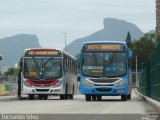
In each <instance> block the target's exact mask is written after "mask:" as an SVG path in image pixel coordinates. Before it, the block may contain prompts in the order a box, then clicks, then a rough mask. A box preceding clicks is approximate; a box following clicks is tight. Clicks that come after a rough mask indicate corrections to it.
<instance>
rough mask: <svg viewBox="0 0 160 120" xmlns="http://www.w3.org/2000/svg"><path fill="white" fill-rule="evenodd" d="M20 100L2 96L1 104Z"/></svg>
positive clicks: (0, 98)
mask: <svg viewBox="0 0 160 120" xmlns="http://www.w3.org/2000/svg"><path fill="white" fill-rule="evenodd" d="M18 99H19V98H17V97H15V96H14V97H13V96H1V97H0V102H8V101H16V100H18Z"/></svg>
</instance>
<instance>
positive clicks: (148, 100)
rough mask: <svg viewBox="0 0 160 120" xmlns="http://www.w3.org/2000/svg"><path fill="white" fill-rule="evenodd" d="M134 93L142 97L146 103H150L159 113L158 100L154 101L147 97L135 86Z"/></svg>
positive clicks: (159, 105)
mask: <svg viewBox="0 0 160 120" xmlns="http://www.w3.org/2000/svg"><path fill="white" fill-rule="evenodd" d="M135 91H136V93H137V94H138V95H139V96H141V97H142V98H143V100H144V101H146V102H147V103H148V104H150V105H151V106H152V107H153V108H155V109H156V110H157V111H158V112H159V113H160V102H159V101H156V100H154V99H152V98H149V97H147V96H145V95H143V94H141V93H140V92H139V91H138V89H136V88H135Z"/></svg>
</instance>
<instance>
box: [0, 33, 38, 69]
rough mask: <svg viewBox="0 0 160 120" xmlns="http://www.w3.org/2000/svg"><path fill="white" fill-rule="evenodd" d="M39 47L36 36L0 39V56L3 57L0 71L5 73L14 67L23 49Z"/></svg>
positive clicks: (24, 35)
mask: <svg viewBox="0 0 160 120" xmlns="http://www.w3.org/2000/svg"><path fill="white" fill-rule="evenodd" d="M40 47H41V46H40V44H39V40H38V38H37V36H36V35H31V34H19V35H15V36H11V37H7V38H4V39H0V55H2V56H3V60H2V61H0V66H1V71H5V70H6V69H7V68H9V67H14V66H15V63H18V61H19V59H20V57H21V56H22V55H23V53H24V50H25V49H27V48H40Z"/></svg>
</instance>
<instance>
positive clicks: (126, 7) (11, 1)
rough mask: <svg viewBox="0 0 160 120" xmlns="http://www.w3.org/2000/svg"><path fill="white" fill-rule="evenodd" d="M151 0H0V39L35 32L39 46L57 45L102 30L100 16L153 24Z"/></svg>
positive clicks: (146, 25) (149, 26) (144, 27)
mask: <svg viewBox="0 0 160 120" xmlns="http://www.w3.org/2000/svg"><path fill="white" fill-rule="evenodd" d="M155 6H156V5H155V0H0V39H1V38H5V37H10V36H13V35H16V34H35V35H37V37H38V39H39V42H40V45H41V46H42V47H49V48H60V49H63V48H64V46H65V35H64V33H67V34H66V40H67V44H69V43H71V42H72V41H74V40H75V39H78V38H83V37H85V36H88V35H90V34H92V33H94V32H96V31H98V30H101V29H103V19H104V18H117V19H121V20H126V21H128V22H131V23H134V24H136V25H137V26H138V27H139V28H140V29H141V30H142V31H143V32H148V31H150V30H154V29H155V26H156V8H155Z"/></svg>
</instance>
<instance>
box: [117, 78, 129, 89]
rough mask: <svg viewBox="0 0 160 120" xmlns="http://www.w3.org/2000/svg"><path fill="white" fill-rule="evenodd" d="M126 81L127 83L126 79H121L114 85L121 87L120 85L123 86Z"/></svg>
mask: <svg viewBox="0 0 160 120" xmlns="http://www.w3.org/2000/svg"><path fill="white" fill-rule="evenodd" d="M126 83H127V80H125V79H121V80H119V81H117V82H116V84H115V86H118V87H121V86H124V85H125V84H126Z"/></svg>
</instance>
